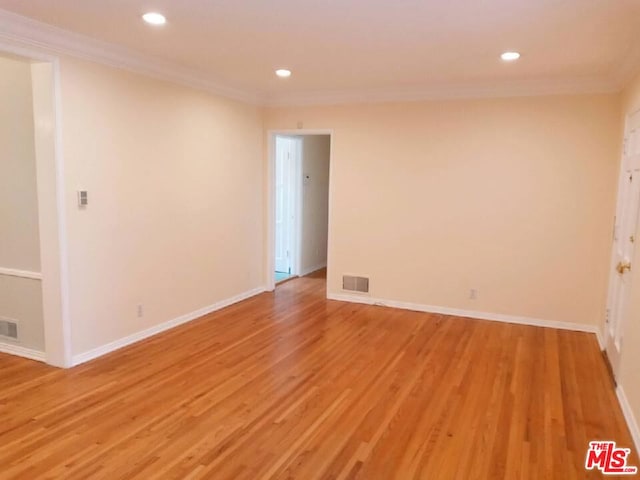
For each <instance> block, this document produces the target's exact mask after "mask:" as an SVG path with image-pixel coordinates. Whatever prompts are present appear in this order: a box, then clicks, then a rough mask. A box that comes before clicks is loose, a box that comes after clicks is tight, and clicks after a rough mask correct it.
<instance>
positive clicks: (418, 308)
mask: <svg viewBox="0 0 640 480" xmlns="http://www.w3.org/2000/svg"><path fill="white" fill-rule="evenodd" d="M327 298H328V299H329V300H338V301H340V302H351V303H364V304H367V305H378V306H381V307H391V308H400V309H403V310H413V311H415V312H425V313H439V314H442V315H451V316H455V317H466V318H474V319H477V320H490V321H494V322H504V323H516V324H519V325H531V326H534V327H545V328H556V329H559V330H573V331H576V332H587V333H593V334H594V335H596V336H597V335H598V331H599V328H598V327H597V326H595V325H583V324H581V323H572V322H560V321H556V320H542V319H539V318H531V317H521V316H517V315H505V314H502V313H489V312H478V311H475V310H463V309H459V308H449V307H439V306H435V305H423V304H420V303H410V302H398V301H396V300H385V299H381V298H372V297H368V296H366V295H354V294H345V293H337V294H336V293H329V294H327Z"/></svg>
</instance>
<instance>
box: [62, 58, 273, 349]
mask: <svg viewBox="0 0 640 480" xmlns="http://www.w3.org/2000/svg"><path fill="white" fill-rule="evenodd" d="M61 89H62V124H63V135H64V142H63V144H64V159H65V170H66V188H67V191H66V192H65V200H66V204H67V211H66V214H67V224H68V250H69V283H70V285H69V287H70V313H71V324H72V345H73V353H74V354H78V353H82V352H86V351H88V350H90V349H93V348H96V347H99V346H102V345H104V344H106V343H108V342H111V341H115V340H118V339H121V338H123V337H126V336H128V335H131V334H133V333H136V332H139V331H142V330H144V329H147V328H150V327H153V326H156V325H158V324H160V323H162V322H166V321H168V320H172V319H175V318H177V317H179V316H181V315H184V314H187V313H190V312H193V311H195V310H198V309H200V308H203V307H207V306H209V305H211V304H214V303H216V302H218V301H220V300H224V299H227V298H230V297H232V296H235V295H238V294H241V293H243V292H246V291H249V290H251V289H253V288H256V287H259V286H261V285H262V284H263V280H264V272H263V267H262V265H263V261H262V260H263V257H262V255H263V245H262V229H263V206H262V198H263V187H264V185H263V178H262V161H263V159H262V111H261V109H260V108H258V107H254V106H248V105H245V104H241V103H237V102H234V101H230V100H225V99H220V98H217V97H214V96H212V95H208V94H206V93H202V92H199V91H195V90H191V89H188V88H184V87H180V86H176V85H172V84H168V83H164V82H161V81H156V80H153V79H149V78H146V77H142V76H139V75H135V74H131V73H128V72H124V71H119V70H116V69H112V68H107V67H103V66H99V65H96V64H92V63H86V62H81V61H76V60H71V59H63V60H62V62H61ZM79 189H86V190H88V192H89V206H88V207H87V208H86V209H84V210H80V209H78V208H77V206H76V190H79ZM138 304H142V305H143V309H144V316H143V317H142V318H138V316H137V305H138Z"/></svg>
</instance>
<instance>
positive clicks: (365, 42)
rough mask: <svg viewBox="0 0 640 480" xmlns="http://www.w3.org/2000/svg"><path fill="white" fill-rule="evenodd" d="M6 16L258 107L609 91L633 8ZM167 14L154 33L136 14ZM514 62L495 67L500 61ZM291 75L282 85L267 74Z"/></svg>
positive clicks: (631, 46) (310, 7)
mask: <svg viewBox="0 0 640 480" xmlns="http://www.w3.org/2000/svg"><path fill="white" fill-rule="evenodd" d="M0 9H4V10H8V11H11V12H15V13H18V14H20V15H24V16H27V17H30V18H32V19H36V20H38V21H41V22H45V23H48V24H51V25H55V26H58V27H61V28H63V29H66V30H70V31H73V32H77V33H81V34H83V35H86V36H89V37H92V38H93V39H97V40H101V41H106V42H109V43H113V44H116V45H119V46H122V47H126V48H128V49H131V50H134V51H136V52H138V53H141V54H144V55H148V56H152V57H155V58H157V59H161V60H163V61H164V62H170V63H171V64H172V65H173V64H175V65H176V67H181V68H188V69H190V70H195V71H198V74H199V75H201V76H202V77H203V79H207V80H209V81H214V82H217V83H218V84H220V85H224V86H227V87H233V88H235V89H240V90H242V91H245V92H248V93H251V94H252V95H255V96H257V97H261V98H265V99H269V98H271V99H283V100H286V98H287V97H288V96H289V97H290V98H295V97H296V96H299V97H300V98H302V97H304V96H305V95H311V94H313V95H320V96H321V95H323V94H324V95H337V96H340V95H343V96H345V98H347V97H348V96H349V95H350V94H356V93H357V92H361V93H362V92H369V93H371V92H391V91H396V92H400V91H406V92H419V91H424V90H428V89H432V90H433V89H446V88H447V87H448V86H456V87H457V88H459V89H462V90H469V91H470V90H472V89H473V88H475V87H477V88H485V89H486V88H491V86H504V87H505V88H507V87H508V86H517V85H531V84H542V83H544V84H546V85H551V84H553V83H554V82H556V83H558V84H564V85H571V84H574V83H575V84H579V83H581V82H582V83H584V82H591V83H590V84H593V85H602V86H603V88H604V86H609V88H614V86H619V85H620V83H621V82H622V81H624V80H626V79H627V78H628V75H629V74H630V73H631V72H632V70H633V67H635V66H636V62H637V61H638V60H639V58H638V47H640V0H324V1H321V0H181V1H176V0H82V1H78V0H55V1H52V0H28V1H27V0H0ZM146 11H158V12H161V13H163V14H165V15H166V17H167V19H168V23H167V25H166V26H164V27H160V28H158V27H150V26H148V25H146V24H144V23H143V22H142V21H141V19H140V15H141V14H142V13H144V12H146ZM505 50H517V51H519V52H521V53H522V58H521V59H520V60H519V61H518V62H515V63H504V62H502V61H501V60H500V59H499V55H500V53H501V52H503V51H505ZM278 67H285V68H290V69H291V70H292V71H293V76H292V77H291V78H290V79H287V80H281V79H278V78H276V77H275V75H274V73H273V72H274V69H276V68H278Z"/></svg>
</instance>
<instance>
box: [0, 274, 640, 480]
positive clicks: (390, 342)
mask: <svg viewBox="0 0 640 480" xmlns="http://www.w3.org/2000/svg"><path fill="white" fill-rule="evenodd" d="M596 439H598V440H616V441H617V442H618V444H619V445H621V446H627V447H630V448H633V447H632V441H631V438H630V435H629V432H628V430H627V427H626V425H625V423H624V420H623V417H622V414H621V411H620V408H619V406H618V403H617V400H616V397H615V393H614V391H613V389H612V386H611V382H610V381H609V378H608V376H607V371H606V367H605V364H604V362H603V359H602V357H601V355H600V352H599V350H598V346H597V342H596V339H595V337H594V336H593V335H591V334H587V333H578V332H568V331H557V330H552V329H543V328H537V327H527V326H521V325H510V324H502V323H496V322H488V321H478V320H469V319H461V318H454V317H447V316H443V315H429V314H424V313H417V312H409V311H402V310H392V309H387V308H383V307H375V306H366V305H356V304H348V303H340V302H335V301H327V300H326V299H325V291H324V279H323V278H322V275H321V274H319V275H315V276H312V277H305V278H301V279H296V280H294V281H291V282H287V283H285V284H283V285H282V286H280V287H278V289H277V291H276V293H275V294H262V295H260V296H257V297H254V298H252V299H250V300H247V301H245V302H243V303H240V304H236V305H233V306H231V307H229V308H227V309H225V310H222V311H220V312H217V313H215V314H211V315H208V316H206V317H203V318H202V319H199V320H197V321H194V322H192V323H190V324H187V325H184V326H182V327H179V328H176V329H174V330H172V331H169V332H166V333H164V334H161V335H158V336H156V337H153V338H151V339H148V340H146V341H144V342H141V343H139V344H136V345H133V346H131V347H128V348H125V349H123V350H120V351H118V352H114V353H112V354H110V355H109V356H107V357H103V358H101V359H98V360H96V361H93V362H91V363H88V364H85V365H82V366H80V367H77V368H75V369H72V370H67V371H63V370H57V369H54V368H51V367H48V366H46V365H42V364H39V363H36V362H32V361H29V360H24V359H20V358H17V357H11V356H8V355H0V445H1V448H0V477H1V478H3V479H8V478H20V479H41V478H56V479H61V478H63V479H87V478H97V479H103V478H104V479H120V478H123V479H124V478H126V479H129V478H141V479H154V478H162V479H165V478H176V479H193V478H214V479H217V478H223V479H226V478H229V479H267V478H298V479H305V480H307V479H314V478H336V479H347V478H363V479H393V478H397V479H412V478H422V479H435V480H439V479H465V480H466V479H472V478H478V479H502V478H504V479H543V478H557V479H563V480H564V479H578V478H579V479H584V478H602V477H601V476H600V474H599V473H595V472H586V471H585V470H584V459H585V454H586V449H587V446H588V442H589V441H590V440H596ZM631 464H634V465H639V463H638V457H637V455H635V454H634V455H633V457H632V458H631Z"/></svg>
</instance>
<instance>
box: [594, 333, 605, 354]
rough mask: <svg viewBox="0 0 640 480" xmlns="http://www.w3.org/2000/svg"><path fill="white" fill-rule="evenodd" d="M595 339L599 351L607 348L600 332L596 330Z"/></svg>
mask: <svg viewBox="0 0 640 480" xmlns="http://www.w3.org/2000/svg"><path fill="white" fill-rule="evenodd" d="M596 338H597V339H598V345H599V346H600V351H601V352H602V351H604V350H605V349H606V348H607V346H606V345H605V343H604V336H603V334H602V330H600V329H599V328H596Z"/></svg>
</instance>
